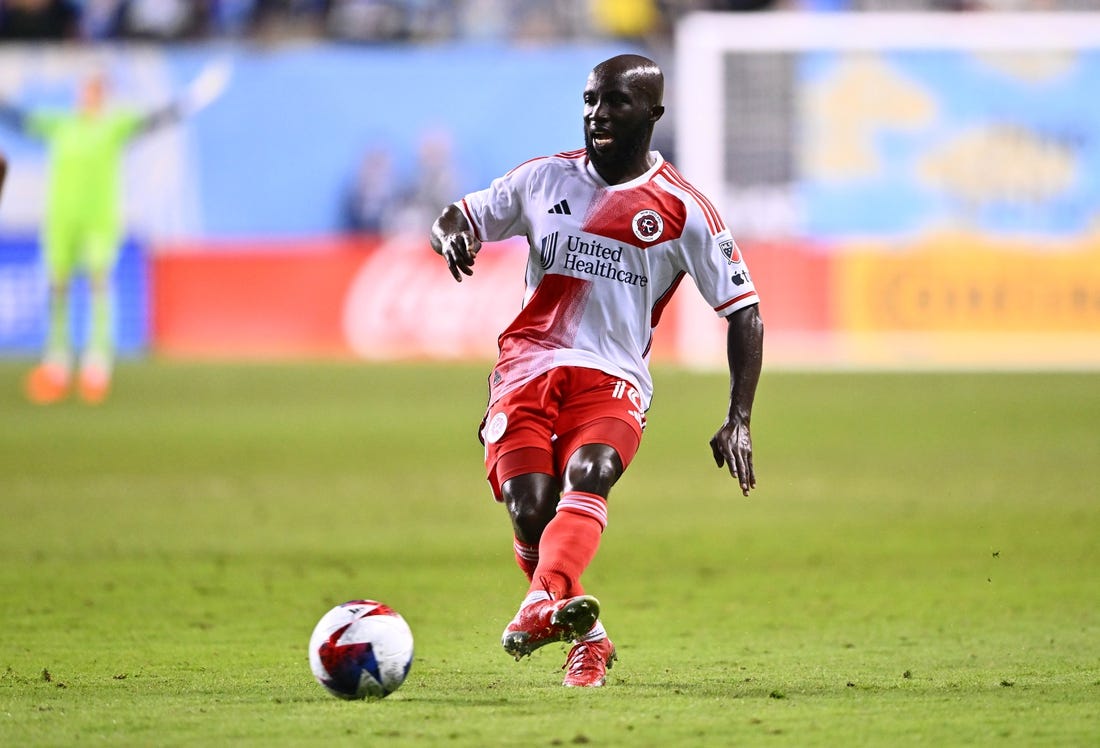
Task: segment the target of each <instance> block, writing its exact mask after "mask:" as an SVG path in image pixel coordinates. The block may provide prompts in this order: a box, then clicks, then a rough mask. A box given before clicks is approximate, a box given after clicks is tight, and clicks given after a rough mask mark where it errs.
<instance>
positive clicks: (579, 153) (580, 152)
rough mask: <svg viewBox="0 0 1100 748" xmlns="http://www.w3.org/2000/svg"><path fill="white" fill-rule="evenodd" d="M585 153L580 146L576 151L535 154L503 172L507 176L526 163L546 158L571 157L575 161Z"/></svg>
mask: <svg viewBox="0 0 1100 748" xmlns="http://www.w3.org/2000/svg"><path fill="white" fill-rule="evenodd" d="M586 155H587V153H586V152H585V150H584V149H583V148H581V149H579V150H576V151H562V152H561V153H555V154H554V155H553V156H535V157H534V158H529V159H527V160H526V161H524V162H523V163H522V164H519V165H517V166H514V167H512V168H511V169H509V170H508V173H507V174H505V175H504V176H509V175H511V173H512V172H514V171H515V170H516V169H521V168H523V167H524V166H526V165H527V164H533V163H534V162H536V161H545V160H546V159H550V158H564V159H572V160H574V161H575V160H577V159H579V158H583V157H584V156H586Z"/></svg>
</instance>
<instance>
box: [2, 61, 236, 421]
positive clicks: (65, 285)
mask: <svg viewBox="0 0 1100 748" xmlns="http://www.w3.org/2000/svg"><path fill="white" fill-rule="evenodd" d="M227 80H228V71H227V69H226V68H225V67H224V66H211V67H209V68H207V69H206V70H205V71H204V72H203V73H202V74H201V75H199V77H198V78H196V79H195V81H194V82H193V83H192V84H191V85H190V86H189V88H188V89H187V91H186V92H185V93H184V95H183V96H181V97H180V98H179V99H177V100H176V101H174V102H172V103H171V104H169V105H168V106H165V107H163V108H161V109H158V110H156V111H153V112H151V113H146V114H142V113H139V112H134V111H129V110H123V109H117V110H115V109H108V107H107V101H106V100H107V79H106V76H105V75H104V74H103V73H102V72H100V71H96V72H93V73H91V74H89V75H88V76H87V77H86V78H84V79H83V80H82V81H81V83H80V85H79V90H78V94H77V103H76V107H75V110H74V111H71V112H60V111H45V110H42V111H39V110H33V111H24V110H22V109H19V108H17V107H15V106H12V105H11V104H8V103H4V102H0V120H3V121H6V122H7V123H8V124H9V125H11V126H13V127H14V128H15V129H17V130H19V131H21V132H23V133H24V134H26V135H29V136H31V137H35V138H38V139H41V140H43V141H44V142H45V143H46V144H47V147H48V149H49V155H50V167H49V169H50V173H49V180H48V186H47V193H46V206H45V217H44V220H43V225H42V237H41V242H42V256H43V261H44V263H45V266H46V272H47V275H48V280H49V287H50V293H49V312H48V331H47V334H46V343H45V348H44V352H43V356H42V360H41V362H40V363H39V364H38V366H36V367H35V368H34V369H33V370H32V371H31V372H30V374H29V375H28V376H27V379H26V382H25V390H26V394H27V397H28V398H29V399H30V400H31V401H32V402H35V403H39V404H48V403H53V402H57V401H59V400H61V399H63V398H64V397H65V396H66V395H67V394H68V391H69V387H70V384H71V380H72V372H73V365H74V352H73V344H72V335H71V332H70V329H69V326H70V323H69V319H70V315H69V308H70V306H71V292H72V286H73V283H72V281H73V278H74V277H75V276H76V275H77V274H78V273H85V274H86V275H87V278H88V287H89V299H90V307H91V308H90V314H89V319H90V325H89V329H88V338H87V343H86V345H85V348H84V351H83V354H82V355H81V357H80V362H79V363H80V367H79V373H80V376H79V390H80V394H81V397H82V398H83V399H84V400H85V401H86V402H89V403H93V404H95V403H99V402H102V401H103V400H104V399H105V398H106V397H107V394H108V392H109V390H110V385H111V372H112V367H113V360H114V310H113V307H114V298H113V293H112V289H111V274H112V271H113V269H114V266H115V262H116V260H117V259H118V254H119V247H120V244H121V240H122V236H123V231H124V227H123V225H122V220H123V219H122V206H121V184H120V183H121V176H120V175H121V167H122V159H123V156H124V152H125V147H126V145H127V144H128V143H129V142H130V141H132V140H133V139H134V138H137V137H138V136H140V135H143V134H145V133H148V132H151V131H153V130H155V129H157V128H159V127H162V126H164V125H168V124H171V123H173V122H176V121H177V120H179V119H181V118H183V117H185V116H188V115H190V114H193V113H195V112H197V111H198V110H199V109H201V108H203V107H204V106H206V105H207V104H209V103H210V102H211V101H213V100H214V99H215V98H217V97H218V96H219V95H220V94H221V92H222V91H223V90H224V88H225V84H226V82H227Z"/></svg>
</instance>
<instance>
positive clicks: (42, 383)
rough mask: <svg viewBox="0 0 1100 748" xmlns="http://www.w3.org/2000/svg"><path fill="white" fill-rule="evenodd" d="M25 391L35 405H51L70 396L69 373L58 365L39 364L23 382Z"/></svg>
mask: <svg viewBox="0 0 1100 748" xmlns="http://www.w3.org/2000/svg"><path fill="white" fill-rule="evenodd" d="M23 391H24V393H25V394H26V396H27V399H28V400H30V401H31V402H32V403H34V404H35V405H51V404H53V403H57V402H60V401H62V400H64V399H65V396H66V395H68V394H69V372H67V371H66V370H65V369H64V368H63V367H61V366H58V365H57V364H39V365H38V366H36V367H34V368H33V369H31V372H30V374H28V375H27V378H26V380H25V381H24V382H23Z"/></svg>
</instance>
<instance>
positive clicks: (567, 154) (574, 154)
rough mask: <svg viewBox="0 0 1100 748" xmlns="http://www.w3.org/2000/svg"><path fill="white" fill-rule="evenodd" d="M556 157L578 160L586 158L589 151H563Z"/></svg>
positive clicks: (581, 149)
mask: <svg viewBox="0 0 1100 748" xmlns="http://www.w3.org/2000/svg"><path fill="white" fill-rule="evenodd" d="M554 155H556V156H557V157H558V158H571V159H574V160H576V159H578V158H584V157H585V156H587V155H588V151H586V150H585V149H583V148H577V149H575V150H572V151H562V152H561V153H556V154H554Z"/></svg>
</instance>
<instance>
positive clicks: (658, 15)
mask: <svg viewBox="0 0 1100 748" xmlns="http://www.w3.org/2000/svg"><path fill="white" fill-rule="evenodd" d="M1098 5H1100V0H0V41H3V40H7V41H42V40H54V41H102V40H118V39H133V40H153V41H192V40H204V39H243V40H259V41H263V40H273V41H277V40H285V39H297V38H313V39H333V40H341V41H349V42H366V43H370V42H394V41H406V42H430V41H437V40H447V39H474V40H476V39H493V40H513V41H523V40H539V39H554V40H560V39H588V38H629V39H636V40H638V41H651V42H655V43H660V42H661V41H662V40H667V39H668V38H669V35H670V34H671V29H672V28H673V26H674V24H675V22H676V19H677V18H679V17H680V16H682V15H684V14H685V13H689V12H692V11H696V10H718V11H767V10H805V11H835V10H854V11H906V10H910V11H922V10H923V11H928V10H940V11H979V10H988V11H1023V10H1055V11H1061V10H1097V9H1098V7H1097V6H1098Z"/></svg>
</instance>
